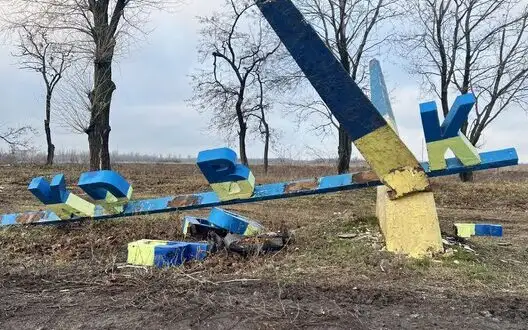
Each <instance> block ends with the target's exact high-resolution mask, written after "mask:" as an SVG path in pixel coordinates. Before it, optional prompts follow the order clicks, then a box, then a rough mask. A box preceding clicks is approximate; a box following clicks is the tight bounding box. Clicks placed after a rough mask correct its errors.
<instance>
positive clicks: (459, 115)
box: [442, 93, 476, 139]
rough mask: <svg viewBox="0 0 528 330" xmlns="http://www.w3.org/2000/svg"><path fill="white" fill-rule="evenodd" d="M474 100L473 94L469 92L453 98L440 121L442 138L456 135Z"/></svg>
mask: <svg viewBox="0 0 528 330" xmlns="http://www.w3.org/2000/svg"><path fill="white" fill-rule="evenodd" d="M475 102H476V99H475V95H473V94H471V93H468V94H462V95H459V96H458V97H457V98H456V99H455V102H454V103H453V106H451V109H450V110H449V112H448V113H447V116H446V118H445V120H444V122H443V123H442V138H444V139H449V138H452V137H455V136H457V135H458V132H459V131H460V129H461V128H462V125H463V124H464V122H465V121H466V120H467V118H468V116H469V112H470V111H471V108H473V105H474V104H475Z"/></svg>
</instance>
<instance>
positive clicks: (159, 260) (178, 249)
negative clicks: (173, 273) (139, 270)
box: [154, 242, 188, 268]
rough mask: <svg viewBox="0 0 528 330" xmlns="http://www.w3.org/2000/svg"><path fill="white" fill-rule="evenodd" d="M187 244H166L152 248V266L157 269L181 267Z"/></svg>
mask: <svg viewBox="0 0 528 330" xmlns="http://www.w3.org/2000/svg"><path fill="white" fill-rule="evenodd" d="M187 245H188V244H187V243H184V242H168V243H167V245H157V246H155V247H154V266H156V267H158V268H164V267H174V266H181V265H183V263H184V262H185V250H186V248H187Z"/></svg>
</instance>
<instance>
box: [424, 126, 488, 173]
mask: <svg viewBox="0 0 528 330" xmlns="http://www.w3.org/2000/svg"><path fill="white" fill-rule="evenodd" d="M448 149H451V151H452V152H453V154H454V155H455V157H456V158H458V159H459V160H460V162H461V163H462V164H464V165H465V166H472V165H477V164H480V156H479V153H478V151H477V149H476V148H475V147H474V146H473V145H472V144H471V142H469V140H468V139H467V137H465V136H464V135H463V134H459V135H458V136H456V137H454V138H449V139H445V140H440V141H435V142H429V143H427V154H428V155H429V167H430V169H431V171H436V170H443V169H445V168H447V164H446V161H445V153H446V152H447V150H448Z"/></svg>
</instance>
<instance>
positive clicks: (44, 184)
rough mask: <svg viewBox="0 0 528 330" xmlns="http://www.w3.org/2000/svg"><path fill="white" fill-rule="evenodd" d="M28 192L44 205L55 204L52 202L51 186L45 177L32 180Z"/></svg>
mask: <svg viewBox="0 0 528 330" xmlns="http://www.w3.org/2000/svg"><path fill="white" fill-rule="evenodd" d="M28 190H29V191H30V192H31V193H32V194H33V195H34V196H35V197H37V199H38V200H39V201H41V202H42V203H44V204H55V203H53V201H52V197H51V188H50V185H49V183H48V181H47V180H46V179H45V178H44V177H42V176H40V177H38V178H34V179H33V180H31V182H30V183H29V186H28Z"/></svg>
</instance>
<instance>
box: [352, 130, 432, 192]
mask: <svg viewBox="0 0 528 330" xmlns="http://www.w3.org/2000/svg"><path fill="white" fill-rule="evenodd" d="M354 144H355V146H356V147H357V148H358V149H359V151H360V152H361V154H362V155H363V157H365V160H366V161H367V163H369V165H370V166H371V168H372V170H373V171H374V172H376V174H377V175H378V177H379V178H380V180H381V182H383V183H384V184H385V185H387V186H389V187H390V188H391V189H392V190H393V191H394V192H393V194H392V197H393V198H399V197H402V196H405V195H406V194H409V193H411V192H416V191H424V190H426V189H428V188H429V180H428V179H427V176H426V175H425V173H424V171H423V170H419V169H420V164H419V163H418V161H417V160H416V158H415V157H414V155H413V154H412V153H411V151H410V150H409V149H408V148H407V146H405V144H404V143H403V142H402V141H401V140H400V138H399V137H398V135H397V134H396V132H395V131H394V130H393V129H392V128H391V127H390V125H385V126H383V127H380V128H378V129H376V130H375V131H373V132H372V133H369V134H367V135H365V136H363V137H362V138H360V139H357V140H356V141H354Z"/></svg>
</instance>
